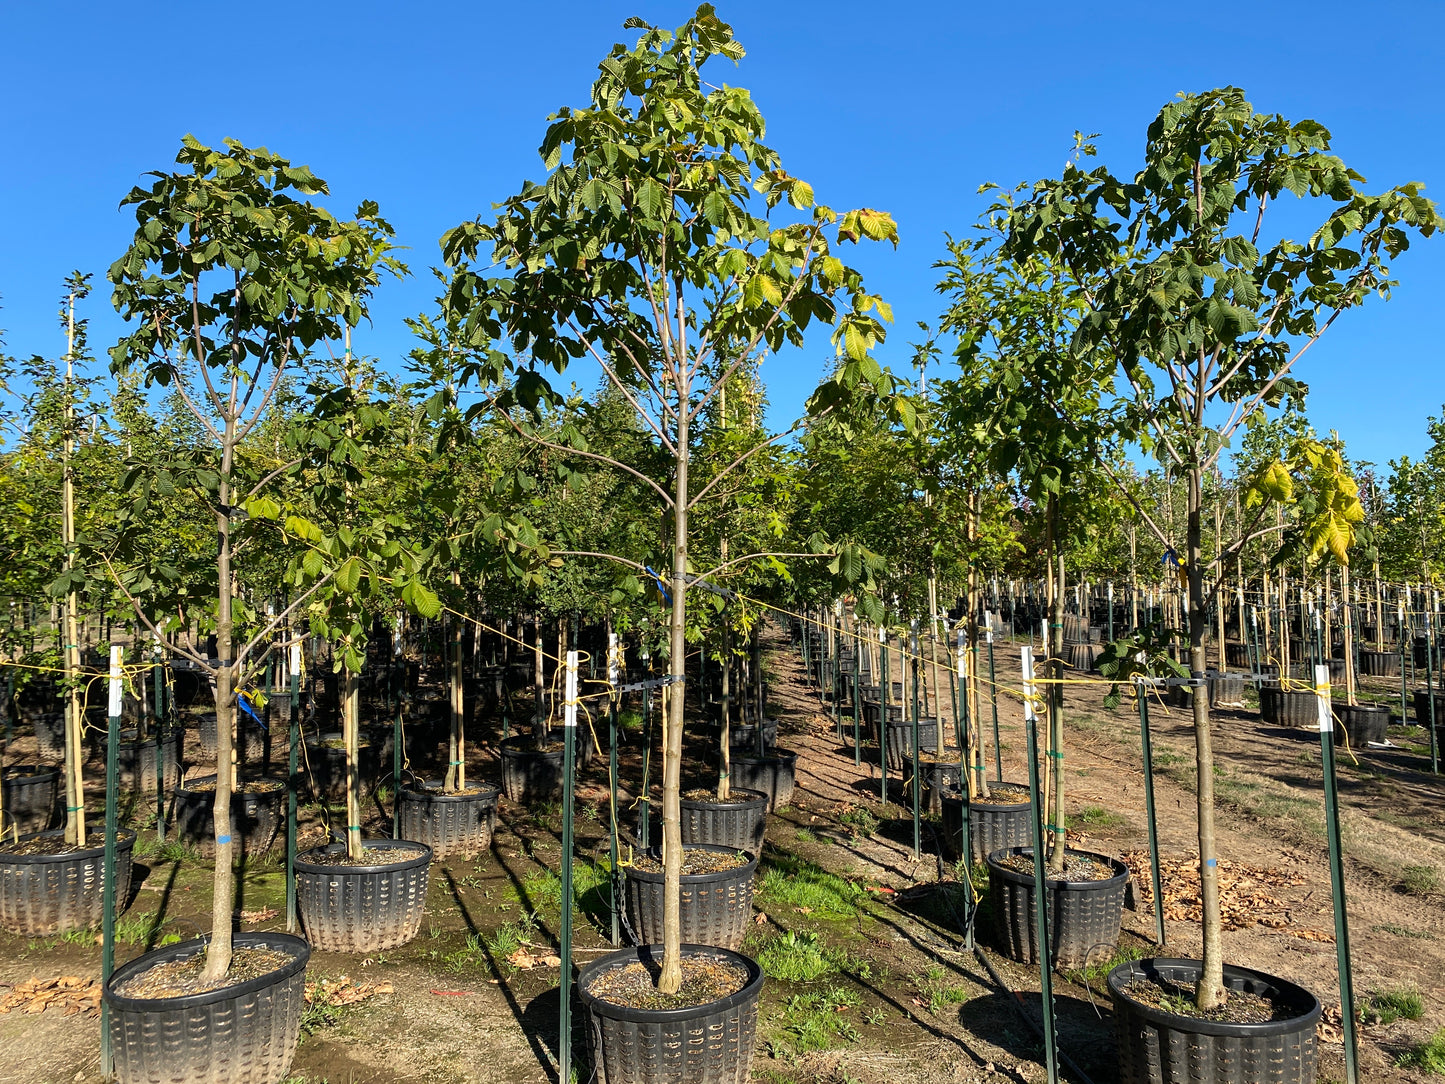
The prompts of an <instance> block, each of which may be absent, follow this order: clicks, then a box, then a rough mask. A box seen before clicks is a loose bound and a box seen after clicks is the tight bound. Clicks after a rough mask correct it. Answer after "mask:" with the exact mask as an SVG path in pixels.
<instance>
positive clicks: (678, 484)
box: [657, 358, 690, 994]
mask: <svg viewBox="0 0 1445 1084" xmlns="http://www.w3.org/2000/svg"><path fill="white" fill-rule="evenodd" d="M686 372H687V367H686V359H685V358H683V359H682V360H681V362H680V363H679V365H678V389H677V390H678V395H677V439H676V443H675V446H676V448H677V463H676V473H675V476H674V478H673V491H672V499H673V514H672V530H673V535H672V627H671V629H670V632H671V641H672V649H671V657H670V658H669V659H668V672H669V674H670V675H671V676H672V678H673V679H674V683H675V685H676V688H675V690H674V695H673V696H672V698H671V701H672V702H671V705H670V707H671V712H670V716H671V717H670V718H669V719H668V725H667V730H666V741H665V742H664V745H663V751H662V876H663V888H662V893H663V912H662V973H661V974H660V975H659V976H658V978H657V989H658V991H659V992H660V993H663V994H675V993H677V992H678V990H679V989H681V988H682V914H681V905H682V900H681V896H682V807H681V805H680V804H679V799H680V794H679V790H680V788H681V783H682V722H683V708H684V704H685V701H686V699H687V698H686V697H685V696H684V695H683V690H684V689H685V688H686V686H685V685H684V684H681V683H682V682H683V681H684V680H685V678H686V676H687V638H686V632H687V468H688V443H689V440H690V437H689V427H688V387H687V378H686Z"/></svg>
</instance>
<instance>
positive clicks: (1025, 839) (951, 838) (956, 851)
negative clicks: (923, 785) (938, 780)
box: [940, 783, 1033, 863]
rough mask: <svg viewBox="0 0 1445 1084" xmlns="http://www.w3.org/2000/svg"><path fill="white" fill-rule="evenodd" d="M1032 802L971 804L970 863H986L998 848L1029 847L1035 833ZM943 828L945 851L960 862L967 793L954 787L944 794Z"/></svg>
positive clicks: (941, 812)
mask: <svg viewBox="0 0 1445 1084" xmlns="http://www.w3.org/2000/svg"><path fill="white" fill-rule="evenodd" d="M999 785H1002V786H1006V787H1019V788H1020V789H1022V790H1024V791H1027V790H1028V787H1027V786H1026V785H1024V784H1020V783H1004V784H997V783H995V784H994V786H999ZM1029 809H1030V806H1029V802H1028V799H1027V798H1025V799H1024V800H1023V801H1022V802H1007V803H1005V802H997V801H978V802H973V803H971V804H970V805H969V807H968V828H969V849H970V850H971V851H972V852H973V853H972V855H971V856H970V858H969V861H970V863H972V862H982V861H983V859H984V857H985V856H987V855H990V854H993V852H994V851H998V850H1005V849H1008V848H1010V847H1027V846H1028V845H1029V841H1030V838H1031V837H1032V835H1033V826H1032V824H1031V823H1030V818H1029ZM940 815H941V818H942V824H941V826H940V827H941V829H942V832H943V837H942V839H941V840H940V842H941V843H942V844H943V853H944V854H946V855H947V856H948V857H949V858H950V859H952V860H953V861H955V862H957V861H958V860H959V859H960V858H961V857H963V853H962V846H961V844H962V840H963V795H962V794H961V793H960V792H959V791H958V789H957V788H954V789H952V790H950V791H947V792H945V793H944V795H943V797H942V809H941V811H940Z"/></svg>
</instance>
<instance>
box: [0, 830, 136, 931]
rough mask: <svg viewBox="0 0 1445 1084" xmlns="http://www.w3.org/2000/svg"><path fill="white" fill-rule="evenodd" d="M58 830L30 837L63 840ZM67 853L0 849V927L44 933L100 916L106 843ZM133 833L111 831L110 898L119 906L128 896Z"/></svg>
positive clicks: (94, 837)
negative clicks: (112, 880)
mask: <svg viewBox="0 0 1445 1084" xmlns="http://www.w3.org/2000/svg"><path fill="white" fill-rule="evenodd" d="M64 837H65V832H64V830H63V829H59V828H57V829H54V830H53V831H49V832H40V833H38V834H37V835H35V836H30V837H24V836H22V837H21V839H22V841H23V840H24V839H26V838H30V839H63V838H64ZM96 840H100V842H99V843H98V844H97V845H95V846H90V847H86V848H85V849H84V850H80V851H71V852H70V853H68V854H32V855H21V854H14V853H10V852H6V851H4V850H0V926H4V927H5V929H7V930H9V931H10V932H11V933H19V934H24V935H25V936H27V937H43V936H49V935H50V934H55V933H63V932H65V931H66V930H83V929H85V928H87V927H89V926H94V925H97V924H98V923H99V922H100V920H101V917H102V914H103V910H102V907H101V904H102V902H103V896H102V890H103V888H104V880H105V876H104V874H105V843H104V840H103V837H101V836H100V835H99V834H92V835H91V836H90V841H91V842H95V841H96ZM134 848H135V833H134V832H133V831H131V830H130V829H129V828H122V829H121V830H120V831H119V832H117V833H116V845H115V898H116V907H117V908H118V909H122V910H123V909H124V908H125V906H126V903H127V901H128V900H129V899H130V874H131V857H132V851H133V850H134Z"/></svg>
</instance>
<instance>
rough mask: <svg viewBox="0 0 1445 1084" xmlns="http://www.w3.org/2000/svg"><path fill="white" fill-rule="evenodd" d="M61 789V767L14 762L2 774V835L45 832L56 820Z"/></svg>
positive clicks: (0, 807) (0, 794)
mask: <svg viewBox="0 0 1445 1084" xmlns="http://www.w3.org/2000/svg"><path fill="white" fill-rule="evenodd" d="M59 792H60V769H59V768H45V767H41V766H39V765H35V764H12V765H10V767H8V768H6V769H5V772H4V774H3V775H0V810H3V811H4V813H5V815H4V817H0V837H3V836H4V835H6V834H7V833H9V832H11V831H15V832H18V833H19V834H20V835H22V836H25V835H29V834H31V833H32V832H43V831H45V830H46V829H47V828H49V827H50V826H51V824H52V823H53V822H54V820H55V811H56V810H55V799H56V795H57V794H59Z"/></svg>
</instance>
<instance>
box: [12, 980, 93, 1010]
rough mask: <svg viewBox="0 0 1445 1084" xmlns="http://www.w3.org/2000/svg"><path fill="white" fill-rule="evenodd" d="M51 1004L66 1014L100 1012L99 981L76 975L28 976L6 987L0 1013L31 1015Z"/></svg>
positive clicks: (51, 1006)
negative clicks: (38, 977)
mask: <svg viewBox="0 0 1445 1084" xmlns="http://www.w3.org/2000/svg"><path fill="white" fill-rule="evenodd" d="M0 988H3V987H0ZM50 1008H58V1009H62V1010H63V1011H64V1015H66V1016H76V1015H83V1016H99V1015H100V983H99V982H97V981H96V980H95V979H82V978H79V977H78V976H75V975H62V976H60V977H59V978H55V979H30V980H28V981H26V982H21V983H16V984H15V985H14V986H11V987H10V988H9V993H7V994H5V995H4V996H3V997H0V1013H8V1012H22V1013H27V1014H30V1015H34V1014H36V1013H42V1012H44V1011H45V1010H46V1009H50Z"/></svg>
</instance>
